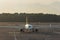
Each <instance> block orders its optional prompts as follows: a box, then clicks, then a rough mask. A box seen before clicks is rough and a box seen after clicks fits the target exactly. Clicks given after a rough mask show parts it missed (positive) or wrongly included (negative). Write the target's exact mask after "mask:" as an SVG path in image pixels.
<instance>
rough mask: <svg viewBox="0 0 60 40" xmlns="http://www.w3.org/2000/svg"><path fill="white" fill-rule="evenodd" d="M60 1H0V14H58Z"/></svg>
mask: <svg viewBox="0 0 60 40" xmlns="http://www.w3.org/2000/svg"><path fill="white" fill-rule="evenodd" d="M59 10H60V0H0V13H2V12H9V13H14V12H19V13H20V12H28V13H40V12H43V13H53V14H54V13H55V14H60V11H59Z"/></svg>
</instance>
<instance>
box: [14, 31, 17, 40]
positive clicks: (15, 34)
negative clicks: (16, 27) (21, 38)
mask: <svg viewBox="0 0 60 40" xmlns="http://www.w3.org/2000/svg"><path fill="white" fill-rule="evenodd" d="M14 39H15V40H17V37H16V34H15V32H14Z"/></svg>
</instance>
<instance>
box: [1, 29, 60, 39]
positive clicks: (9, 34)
mask: <svg viewBox="0 0 60 40" xmlns="http://www.w3.org/2000/svg"><path fill="white" fill-rule="evenodd" d="M0 40H60V32H58V33H57V32H54V33H51V32H37V33H36V32H35V33H21V32H19V30H18V29H14V28H0Z"/></svg>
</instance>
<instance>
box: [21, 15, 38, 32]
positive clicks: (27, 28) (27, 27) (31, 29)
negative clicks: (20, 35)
mask: <svg viewBox="0 0 60 40" xmlns="http://www.w3.org/2000/svg"><path fill="white" fill-rule="evenodd" d="M20 32H38V29H37V28H34V27H33V25H31V24H29V23H28V18H27V16H26V24H25V27H24V28H21V29H20Z"/></svg>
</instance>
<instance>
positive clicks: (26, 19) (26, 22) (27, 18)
mask: <svg viewBox="0 0 60 40" xmlns="http://www.w3.org/2000/svg"><path fill="white" fill-rule="evenodd" d="M26 24H28V17H27V16H26Z"/></svg>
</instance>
